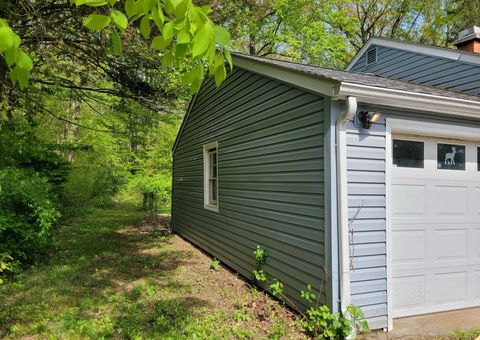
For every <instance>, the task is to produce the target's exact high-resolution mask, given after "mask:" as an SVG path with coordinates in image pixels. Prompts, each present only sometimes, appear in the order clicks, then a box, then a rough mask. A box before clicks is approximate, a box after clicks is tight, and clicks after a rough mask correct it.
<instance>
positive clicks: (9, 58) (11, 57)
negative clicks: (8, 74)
mask: <svg viewBox="0 0 480 340" xmlns="http://www.w3.org/2000/svg"><path fill="white" fill-rule="evenodd" d="M17 51H18V50H17V48H16V47H15V46H12V47H10V48H9V49H8V50H6V51H5V53H4V54H3V56H4V57H5V62H6V63H7V66H8V67H10V66H12V65H13V64H15V61H16V60H17Z"/></svg>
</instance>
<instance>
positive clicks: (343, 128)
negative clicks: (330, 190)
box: [335, 97, 357, 313]
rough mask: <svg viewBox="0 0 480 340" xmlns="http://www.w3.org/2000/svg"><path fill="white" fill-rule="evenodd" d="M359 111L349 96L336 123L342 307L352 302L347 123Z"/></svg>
mask: <svg viewBox="0 0 480 340" xmlns="http://www.w3.org/2000/svg"><path fill="white" fill-rule="evenodd" d="M356 112H357V98H356V97H347V107H346V109H345V112H343V113H342V114H341V115H340V117H338V120H337V124H336V129H335V132H336V143H337V148H336V149H337V150H336V151H337V214H338V216H337V219H338V232H339V236H338V239H339V248H340V254H339V255H340V260H339V263H340V309H341V311H342V312H343V313H345V311H346V309H347V306H348V305H349V304H350V252H349V239H348V233H349V230H348V192H347V123H348V122H349V121H351V120H352V119H353V116H354V115H355V114H356Z"/></svg>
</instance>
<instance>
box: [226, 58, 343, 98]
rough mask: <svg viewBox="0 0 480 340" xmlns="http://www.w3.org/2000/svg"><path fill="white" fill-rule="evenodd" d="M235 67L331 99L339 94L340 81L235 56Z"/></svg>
mask: <svg viewBox="0 0 480 340" xmlns="http://www.w3.org/2000/svg"><path fill="white" fill-rule="evenodd" d="M233 65H234V66H236V67H239V68H242V69H245V70H247V71H251V72H254V73H257V74H260V75H263V76H266V77H269V78H272V79H276V80H279V81H281V82H284V83H287V84H290V85H293V86H296V87H300V88H303V89H306V90H309V91H312V92H315V93H320V94H323V95H326V96H330V97H333V96H335V95H336V94H337V89H338V84H339V82H338V81H334V80H328V79H324V78H321V77H319V76H315V75H309V74H307V73H303V72H300V71H295V70H289V69H286V68H284V67H280V66H276V65H272V64H266V63H261V62H257V61H254V60H249V59H247V58H242V57H240V56H233Z"/></svg>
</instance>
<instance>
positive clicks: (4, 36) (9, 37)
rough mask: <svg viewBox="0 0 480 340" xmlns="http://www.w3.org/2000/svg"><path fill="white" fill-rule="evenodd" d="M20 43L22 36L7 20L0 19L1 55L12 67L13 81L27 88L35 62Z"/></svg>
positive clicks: (11, 77) (10, 74)
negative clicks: (21, 47) (22, 48)
mask: <svg viewBox="0 0 480 340" xmlns="http://www.w3.org/2000/svg"><path fill="white" fill-rule="evenodd" d="M20 44H21V39H20V37H19V36H18V35H17V34H16V33H15V32H14V31H13V30H12V29H11V28H10V26H9V25H8V23H7V22H6V21H5V20H3V19H0V55H1V56H3V58H4V59H5V63H6V64H7V66H8V67H10V73H9V76H10V79H11V80H12V82H14V83H18V84H19V85H20V87H21V88H25V87H26V86H27V84H28V79H29V78H30V71H31V70H32V68H33V62H32V59H31V58H30V56H29V55H28V54H27V53H25V52H24V51H22V50H21V49H20V48H19V46H20Z"/></svg>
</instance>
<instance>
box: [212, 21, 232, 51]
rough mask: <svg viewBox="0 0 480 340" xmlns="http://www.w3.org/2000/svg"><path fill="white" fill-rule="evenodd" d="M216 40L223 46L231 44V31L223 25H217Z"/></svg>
mask: <svg viewBox="0 0 480 340" xmlns="http://www.w3.org/2000/svg"><path fill="white" fill-rule="evenodd" d="M215 41H216V42H217V43H218V44H219V45H220V46H221V47H226V46H228V45H230V33H228V31H227V29H226V28H225V27H222V26H215Z"/></svg>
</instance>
